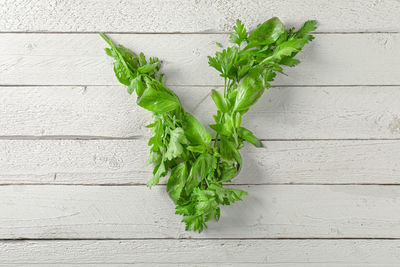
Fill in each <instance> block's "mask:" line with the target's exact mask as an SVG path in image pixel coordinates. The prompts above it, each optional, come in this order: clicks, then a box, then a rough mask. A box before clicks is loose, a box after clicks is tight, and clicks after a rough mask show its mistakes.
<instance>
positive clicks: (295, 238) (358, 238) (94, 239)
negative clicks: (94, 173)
mask: <svg viewBox="0 0 400 267" xmlns="http://www.w3.org/2000/svg"><path fill="white" fill-rule="evenodd" d="M63 240H68V241H86V240H93V241H102V240H104V241H107V240H119V241H129V240H137V241H141V240H202V241H203V240H221V241H223V240H400V238H396V237H265V238H264V237H180V238H174V237H146V238H0V242H24V241H63Z"/></svg>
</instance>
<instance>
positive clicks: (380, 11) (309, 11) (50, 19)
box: [0, 0, 400, 32]
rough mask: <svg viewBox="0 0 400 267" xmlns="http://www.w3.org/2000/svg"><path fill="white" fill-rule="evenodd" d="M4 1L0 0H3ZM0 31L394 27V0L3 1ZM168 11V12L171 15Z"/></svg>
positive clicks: (396, 25)
mask: <svg viewBox="0 0 400 267" xmlns="http://www.w3.org/2000/svg"><path fill="white" fill-rule="evenodd" d="M3 2H4V1H3ZM0 12H1V16H0V28H1V29H2V31H22V32H24V31H56V32H61V31H65V32H75V31H77V32H86V31H117V32H199V31H201V32H220V31H231V28H232V25H233V24H234V22H235V20H236V19H237V18H240V19H242V20H243V21H244V22H245V23H246V25H247V26H248V27H250V28H254V27H255V26H256V25H257V24H259V23H261V22H263V21H265V20H267V19H269V18H270V17H273V16H278V17H280V18H281V19H282V20H283V21H285V22H286V23H289V24H293V23H295V24H298V23H299V22H303V21H305V20H308V19H317V20H318V21H319V24H320V26H319V29H318V30H319V31H340V32H341V31H353V32H354V31H355V32H360V31H399V22H400V21H399V16H398V14H399V13H400V5H399V3H398V2H397V1H372V0H368V1H362V0H357V1H346V0H339V1H329V0H321V1H316V0H302V1H290V0H282V1H279V2H277V1H273V0H267V1H262V2H260V1H246V0H240V1H231V0H221V1H184V0H173V1H162V0H152V1H145V0H136V1H117V0H113V1H110V0H101V1H99V0H96V1H94V0H90V1H78V0H75V1H65V0H64V1H56V2H54V1H51V0H45V1H40V2H37V1H32V0H14V1H6V4H4V3H3V6H2V8H1V9H0ZM171 14H174V15H171Z"/></svg>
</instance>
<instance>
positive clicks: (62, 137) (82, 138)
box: [0, 135, 400, 142]
mask: <svg viewBox="0 0 400 267" xmlns="http://www.w3.org/2000/svg"><path fill="white" fill-rule="evenodd" d="M147 139H148V137H146V136H141V135H138V136H127V137H113V136H96V135H43V136H36V135H3V136H0V140H32V141H34V140H68V141H71V140H72V141H73V140H77V141H92V140H117V141H118V140H147ZM213 140H214V139H213ZM397 140H400V137H399V138H297V139H296V138H287V139H278V138H275V139H269V138H260V141H265V142H297V141H299V142H300V141H310V142H313V141H397Z"/></svg>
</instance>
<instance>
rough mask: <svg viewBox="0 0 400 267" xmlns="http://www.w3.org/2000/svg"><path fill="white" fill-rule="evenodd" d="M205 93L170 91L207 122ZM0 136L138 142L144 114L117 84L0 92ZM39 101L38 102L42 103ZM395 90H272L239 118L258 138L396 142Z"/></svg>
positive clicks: (209, 111) (399, 119)
mask: <svg viewBox="0 0 400 267" xmlns="http://www.w3.org/2000/svg"><path fill="white" fill-rule="evenodd" d="M211 88H212V87H210V88H205V87H186V86H183V87H181V86H179V87H176V86H175V87H172V89H173V90H174V91H175V92H176V93H177V94H178V96H179V97H180V99H181V102H182V103H183V105H184V106H185V108H186V110H188V111H190V112H192V113H193V114H194V115H195V116H196V117H197V118H199V120H200V121H201V122H203V123H204V124H212V123H214V121H213V118H212V115H213V114H215V112H216V107H215V104H214V102H213V101H212V99H211V97H210V96H209V94H210V92H211ZM0 92H1V94H0V135H1V136H36V137H44V138H45V137H49V136H57V137H58V138H61V137H62V136H64V137H66V136H71V137H72V136H77V137H82V138H95V137H115V138H121V137H122V138H127V137H145V138H148V137H149V135H150V131H149V129H148V128H146V127H145V126H146V125H148V124H149V123H150V122H151V114H150V113H149V112H147V111H146V110H144V109H142V108H141V107H139V106H137V105H136V97H135V96H129V95H128V94H127V92H126V88H125V87H122V86H85V87H84V86H73V87H71V86H44V87H34V86H27V87H0ZM44 99H45V101H43V100H44ZM399 99H400V86H372V87H371V86H369V87H368V86H356V87H351V86H347V87H346V86H344V87H278V88H272V89H269V90H268V91H267V92H266V93H265V95H264V96H263V97H262V98H261V99H260V100H259V101H258V103H256V105H255V106H254V107H252V109H251V110H250V111H249V113H248V114H247V115H246V116H245V119H244V120H243V123H244V124H243V125H244V126H245V127H247V128H249V129H251V130H252V131H253V132H254V133H255V134H256V135H257V136H258V137H259V138H261V139H379V138H381V139H387V138H399V137H400V105H398V102H399Z"/></svg>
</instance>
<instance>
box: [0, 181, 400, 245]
mask: <svg viewBox="0 0 400 267" xmlns="http://www.w3.org/2000/svg"><path fill="white" fill-rule="evenodd" d="M236 188H241V189H244V190H246V191H248V193H249V195H248V196H247V197H245V199H244V201H240V202H238V203H235V204H234V205H232V206H226V207H223V210H222V211H221V220H220V222H218V223H217V222H210V223H209V229H207V231H205V232H204V233H201V234H197V233H192V232H187V231H184V225H183V224H182V223H180V219H181V217H180V216H178V215H174V214H173V213H174V204H173V203H172V201H171V200H170V199H169V197H168V195H167V193H166V191H165V187H164V186H156V187H154V188H152V190H149V189H148V188H147V187H145V186H60V185H57V186H54V185H41V186H35V185H26V186H1V187H0V195H1V196H2V197H1V199H0V213H1V217H0V238H1V239H15V238H35V239H43V238H46V239H48V238H51V239H54V238H72V239H73V238H82V239H87V238H178V237H198V238H211V237H212V238H222V237H229V238H278V237H281V238H301V237H307V238H310V237H324V238H359V237H363V238H387V237H390V238H400V224H399V220H400V187H398V186H374V185H370V186H366V185H364V186H349V185H336V186H334V185H330V186H326V185H270V186H265V185H258V186H241V187H236Z"/></svg>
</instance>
